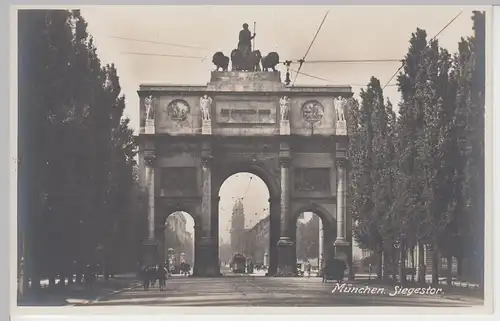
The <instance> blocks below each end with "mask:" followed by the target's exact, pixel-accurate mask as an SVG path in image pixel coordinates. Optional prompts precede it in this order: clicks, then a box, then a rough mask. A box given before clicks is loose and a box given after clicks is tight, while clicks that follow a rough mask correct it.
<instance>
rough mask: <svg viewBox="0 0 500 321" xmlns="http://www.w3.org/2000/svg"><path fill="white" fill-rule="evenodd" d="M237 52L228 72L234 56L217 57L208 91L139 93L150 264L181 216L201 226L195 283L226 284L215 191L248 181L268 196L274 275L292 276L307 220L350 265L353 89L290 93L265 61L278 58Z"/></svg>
mask: <svg viewBox="0 0 500 321" xmlns="http://www.w3.org/2000/svg"><path fill="white" fill-rule="evenodd" d="M237 50H238V49H235V50H233V53H231V60H232V64H233V68H232V70H230V71H228V64H229V62H228V60H229V57H225V56H224V55H223V54H222V53H216V54H215V55H214V64H216V66H217V67H218V68H217V71H213V72H211V77H210V81H209V82H208V83H207V84H206V85H204V86H186V85H159V84H143V85H141V86H140V89H139V91H138V94H139V97H140V115H141V127H140V134H139V142H140V150H139V166H140V172H141V181H142V183H143V184H144V186H145V187H146V191H147V194H148V223H149V228H148V241H147V242H145V248H144V250H145V259H146V260H148V261H150V262H154V261H155V260H161V259H162V258H161V253H164V251H162V250H158V248H161V239H162V238H161V237H160V235H162V233H161V229H162V228H163V227H164V222H165V219H166V217H167V216H168V215H170V214H171V213H173V212H175V211H184V212H187V213H189V214H190V215H191V216H192V217H193V219H194V222H195V262H194V272H193V274H194V275H197V276H218V275H220V268H219V260H218V248H219V244H218V242H219V241H218V240H219V237H218V232H219V231H218V226H219V224H218V219H219V213H218V210H219V197H218V195H219V188H220V187H221V184H222V183H223V182H224V180H225V179H226V178H228V177H229V176H231V175H232V174H235V173H237V172H250V173H253V174H255V175H257V176H259V177H260V178H261V179H262V180H263V181H264V182H265V183H266V184H267V187H268V189H269V194H270V199H269V203H270V237H269V239H270V244H269V261H270V268H269V273H268V274H269V275H276V274H278V275H293V273H294V272H295V269H296V264H295V263H296V255H295V231H296V220H297V217H298V216H299V215H300V213H302V212H305V211H312V212H314V213H316V214H317V215H318V216H320V217H321V219H322V221H323V235H324V245H323V248H324V257H325V260H326V259H328V258H330V257H333V256H336V257H338V258H341V259H344V260H346V262H347V263H348V266H351V262H352V247H351V244H352V237H351V233H350V231H351V224H350V218H349V217H348V216H347V211H346V187H347V182H346V180H347V173H346V165H347V164H346V152H347V144H348V137H347V131H346V120H345V113H346V109H347V108H348V107H347V106H348V105H349V100H350V99H349V98H350V97H352V91H351V87H350V86H290V85H288V86H287V85H285V84H283V82H282V79H281V74H280V72H278V71H274V70H275V68H274V66H271V67H269V59H270V60H275V61H274V65H276V64H277V63H278V61H277V59H275V58H277V53H271V54H269V55H267V56H266V57H264V58H262V57H260V52H259V53H257V54H256V55H255V56H257V57H258V59H257V60H254V61H253V62H251V61H250V62H249V59H251V57H250V55H252V54H254V53H255V52H251V53H249V54H247V57H246V59H247V60H245V57H243V58H242V57H241V54H240V55H239V56H238V52H236V54H234V52H235V51H237ZM273 54H275V57H274V56H273ZM226 58H227V59H226ZM237 59H240V60H239V61H237ZM265 59H268V61H267V62H266V60H265ZM242 61H243V62H246V64H245V63H241V62H242ZM248 62H249V63H248ZM254 62H256V63H254ZM260 63H262V67H263V68H262V69H261V68H258V67H257V64H258V65H259V67H260ZM271 64H273V63H271ZM242 66H243V67H242ZM245 66H246V67H245ZM219 67H220V68H219ZM266 67H267V68H266ZM219 69H222V70H219ZM261 70H266V71H261ZM158 253H160V254H158Z"/></svg>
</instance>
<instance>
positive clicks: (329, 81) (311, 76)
mask: <svg viewBox="0 0 500 321" xmlns="http://www.w3.org/2000/svg"><path fill="white" fill-rule="evenodd" d="M290 70H291V71H293V72H296V73H300V74H301V75H304V76H306V77H310V78H314V79H318V80H323V81H326V82H328V83H330V85H333V86H342V85H349V86H354V87H365V86H367V84H364V85H361V84H335V82H334V81H331V80H329V79H326V78H321V77H318V76H313V75H310V74H307V73H305V72H303V71H300V72H299V71H297V70H295V69H292V68H290ZM388 86H397V84H389V85H388Z"/></svg>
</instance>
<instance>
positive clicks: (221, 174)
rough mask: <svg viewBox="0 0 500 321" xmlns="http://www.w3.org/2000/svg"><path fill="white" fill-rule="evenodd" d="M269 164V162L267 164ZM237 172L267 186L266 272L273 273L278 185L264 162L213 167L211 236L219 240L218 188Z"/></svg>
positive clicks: (277, 216)
mask: <svg viewBox="0 0 500 321" xmlns="http://www.w3.org/2000/svg"><path fill="white" fill-rule="evenodd" d="M267 166H269V164H267ZM238 173H249V174H253V175H255V176H257V177H258V178H260V179H261V180H262V181H263V182H264V184H265V185H266V187H267V190H268V192H269V199H268V202H269V253H268V259H269V270H268V274H270V275H274V274H275V273H276V271H277V268H278V247H277V244H278V241H279V236H280V196H279V195H280V187H279V185H278V184H277V183H278V182H277V181H276V179H273V177H272V175H271V174H270V170H269V169H266V164H262V163H261V164H258V163H257V162H253V161H252V162H247V163H245V162H238V163H230V164H227V166H219V167H218V168H217V169H215V171H214V174H213V179H214V180H213V184H214V188H213V190H214V191H216V193H214V194H215V195H217V197H216V198H214V200H213V202H214V203H213V205H212V219H213V221H212V226H214V227H217V228H216V229H214V230H213V235H212V237H213V238H214V240H217V242H218V240H219V237H218V234H219V231H218V227H219V221H218V220H219V202H220V196H219V194H220V189H221V187H222V185H223V184H224V182H226V181H227V180H228V179H229V178H230V177H231V176H233V175H235V174H238ZM218 249H219V244H218V243H217V250H218Z"/></svg>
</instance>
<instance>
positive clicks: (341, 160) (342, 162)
mask: <svg viewBox="0 0 500 321" xmlns="http://www.w3.org/2000/svg"><path fill="white" fill-rule="evenodd" d="M335 165H336V166H337V168H343V169H345V168H347V165H348V161H347V159H345V158H337V159H336V160H335Z"/></svg>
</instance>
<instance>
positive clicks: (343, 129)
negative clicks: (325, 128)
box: [335, 121, 347, 136]
mask: <svg viewBox="0 0 500 321" xmlns="http://www.w3.org/2000/svg"><path fill="white" fill-rule="evenodd" d="M335 135H337V136H345V135H347V124H346V122H345V121H337V122H336V123H335Z"/></svg>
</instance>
